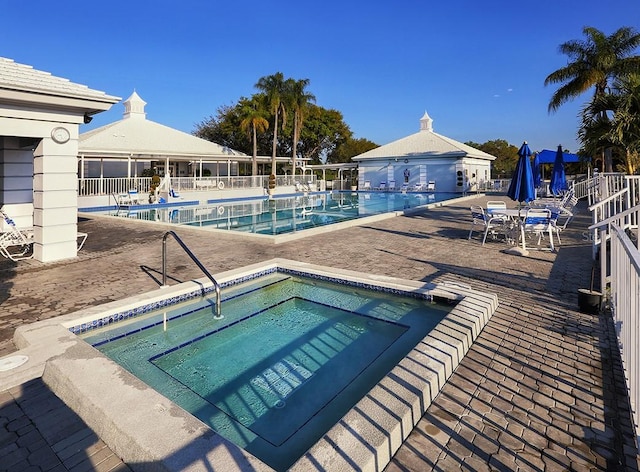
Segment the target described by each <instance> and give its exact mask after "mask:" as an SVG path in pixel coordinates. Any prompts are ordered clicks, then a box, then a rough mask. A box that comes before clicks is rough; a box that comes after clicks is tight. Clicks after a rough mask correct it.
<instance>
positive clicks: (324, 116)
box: [298, 104, 352, 164]
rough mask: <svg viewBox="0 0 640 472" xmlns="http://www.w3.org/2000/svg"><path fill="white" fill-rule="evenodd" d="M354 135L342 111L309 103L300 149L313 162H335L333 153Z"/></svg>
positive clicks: (303, 155) (301, 153) (302, 154)
mask: <svg viewBox="0 0 640 472" xmlns="http://www.w3.org/2000/svg"><path fill="white" fill-rule="evenodd" d="M351 137H352V132H351V129H350V128H349V126H348V125H347V124H346V123H345V122H344V118H343V116H342V113H340V112H339V111H337V110H333V109H329V110H327V109H325V108H322V107H319V106H317V105H313V104H312V105H309V108H308V114H307V118H306V121H305V126H304V129H303V130H302V132H301V134H300V143H299V144H298V149H299V151H300V155H301V156H302V157H305V158H308V159H309V160H310V163H311V164H322V163H324V162H326V163H335V162H334V161H333V157H334V155H333V153H334V151H335V150H336V149H337V148H339V147H340V146H341V145H342V144H343V143H345V142H346V141H347V140H348V139H349V138H351Z"/></svg>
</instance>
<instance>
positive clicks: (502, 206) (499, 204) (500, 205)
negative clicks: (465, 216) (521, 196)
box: [487, 200, 507, 214]
mask: <svg viewBox="0 0 640 472" xmlns="http://www.w3.org/2000/svg"><path fill="white" fill-rule="evenodd" d="M506 209H507V203H506V202H503V201H502V200H489V201H488V202H487V213H489V214H491V213H493V212H494V211H497V212H499V211H500V210H506Z"/></svg>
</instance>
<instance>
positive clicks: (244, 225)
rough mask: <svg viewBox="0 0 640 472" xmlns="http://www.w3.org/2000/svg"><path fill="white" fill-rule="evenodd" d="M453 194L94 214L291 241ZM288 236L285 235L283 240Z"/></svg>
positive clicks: (292, 199)
mask: <svg viewBox="0 0 640 472" xmlns="http://www.w3.org/2000/svg"><path fill="white" fill-rule="evenodd" d="M459 196H460V195H459V194H453V193H415V192H405V193H402V192H344V191H334V192H319V193H309V194H305V195H302V194H301V195H295V196H282V197H273V198H268V197H264V198H263V197H260V198H251V199H246V200H210V201H208V202H207V203H206V204H198V202H190V203H189V204H185V205H175V204H173V205H142V206H135V207H126V208H124V207H123V208H120V209H117V208H116V209H107V210H105V209H102V210H99V211H98V210H96V211H92V210H91V209H82V211H83V212H90V213H92V214H99V215H109V216H119V217H124V218H129V219H135V220H142V221H149V222H157V223H167V224H171V225H180V226H186V227H192V228H199V229H206V230H211V231H226V232H228V231H232V232H233V233H234V234H237V235H241V236H243V235H248V236H255V237H263V238H268V237H271V238H274V237H278V238H277V239H276V240H274V242H283V241H286V240H291V239H292V238H295V237H296V236H297V235H300V234H303V235H310V234H313V233H314V230H315V232H324V231H328V230H332V229H339V228H343V227H347V226H353V225H359V224H362V223H364V222H365V221H374V220H379V219H382V218H388V217H393V216H396V215H400V214H405V213H410V212H412V211H415V210H416V209H420V208H427V207H429V206H430V205H438V204H441V203H442V202H444V201H448V200H451V199H453V198H456V197H459ZM286 236H289V238H287V237H286Z"/></svg>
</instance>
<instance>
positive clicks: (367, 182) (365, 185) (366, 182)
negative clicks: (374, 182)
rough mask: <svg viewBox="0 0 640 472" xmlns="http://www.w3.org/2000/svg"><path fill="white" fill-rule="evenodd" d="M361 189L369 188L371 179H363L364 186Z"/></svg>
mask: <svg viewBox="0 0 640 472" xmlns="http://www.w3.org/2000/svg"><path fill="white" fill-rule="evenodd" d="M362 190H371V181H370V180H365V181H364V187H362Z"/></svg>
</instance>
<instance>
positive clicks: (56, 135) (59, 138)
mask: <svg viewBox="0 0 640 472" xmlns="http://www.w3.org/2000/svg"><path fill="white" fill-rule="evenodd" d="M70 138H71V135H70V134H69V130H68V129H67V128H63V127H62V126H58V127H57V128H53V130H51V139H53V140H54V141H55V142H56V143H58V144H64V143H66V142H67V141H69V139H70Z"/></svg>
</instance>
